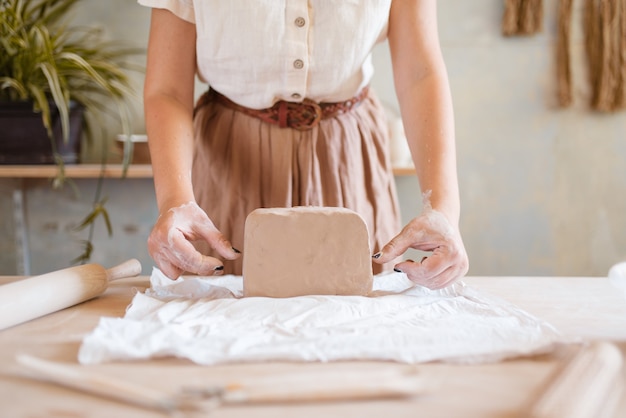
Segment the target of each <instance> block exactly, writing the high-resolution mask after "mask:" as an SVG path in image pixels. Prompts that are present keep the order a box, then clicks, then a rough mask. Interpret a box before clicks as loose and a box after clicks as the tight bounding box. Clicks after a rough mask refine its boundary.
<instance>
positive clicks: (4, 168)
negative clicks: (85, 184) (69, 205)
mask: <svg viewBox="0 0 626 418" xmlns="http://www.w3.org/2000/svg"><path fill="white" fill-rule="evenodd" d="M57 170H58V168H57V167H56V166H55V165H0V178H3V177H4V178H52V177H55V176H56V174H57ZM101 171H102V167H101V166H100V164H74V165H66V166H65V176H66V177H68V178H74V179H79V178H97V177H99V176H100V172H101ZM104 176H105V177H107V178H121V177H122V165H121V164H109V165H107V166H106V167H105V168H104ZM126 177H127V178H151V177H152V166H151V165H150V164H131V165H130V166H129V167H128V171H127V173H126Z"/></svg>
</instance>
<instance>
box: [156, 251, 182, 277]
mask: <svg viewBox="0 0 626 418" xmlns="http://www.w3.org/2000/svg"><path fill="white" fill-rule="evenodd" d="M152 258H153V259H154V262H155V263H156V265H157V267H159V270H161V272H162V273H163V274H165V276H167V277H168V278H169V279H172V280H176V279H178V278H179V277H180V275H181V274H183V270H182V269H180V268H178V267H176V266H175V265H174V264H172V263H170V261H169V260H168V258H167V255H165V254H163V253H161V252H157V253H156V254H154V255H152Z"/></svg>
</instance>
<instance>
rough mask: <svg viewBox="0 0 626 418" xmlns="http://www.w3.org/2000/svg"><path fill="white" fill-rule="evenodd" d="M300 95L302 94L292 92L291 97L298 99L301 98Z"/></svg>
mask: <svg viewBox="0 0 626 418" xmlns="http://www.w3.org/2000/svg"><path fill="white" fill-rule="evenodd" d="M301 97H302V95H301V94H300V93H293V94H292V95H291V98H292V99H299V98H301Z"/></svg>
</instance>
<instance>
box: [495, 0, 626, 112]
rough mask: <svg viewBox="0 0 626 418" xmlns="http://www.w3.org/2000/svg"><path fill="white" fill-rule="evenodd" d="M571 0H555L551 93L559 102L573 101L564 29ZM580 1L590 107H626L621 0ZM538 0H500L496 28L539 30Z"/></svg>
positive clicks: (625, 1) (625, 9) (625, 4)
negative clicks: (554, 70) (553, 89)
mask: <svg viewBox="0 0 626 418" xmlns="http://www.w3.org/2000/svg"><path fill="white" fill-rule="evenodd" d="M573 1H574V0H559V5H558V7H559V11H558V24H557V28H558V29H557V41H556V63H557V74H556V75H557V98H558V103H559V105H560V106H561V107H567V106H569V105H571V104H572V102H573V94H572V70H571V63H570V33H571V26H572V7H573V4H572V3H573ZM579 1H582V2H584V4H583V22H581V23H582V25H583V26H584V28H583V29H584V36H585V56H586V60H587V72H588V75H589V83H590V92H591V94H590V106H591V108H592V109H594V110H597V111H601V112H614V111H616V110H620V109H624V108H625V107H626V0H579ZM542 2H543V1H542V0H505V11H504V16H503V19H502V33H503V34H504V35H505V36H521V35H533V34H535V33H538V32H540V31H541V30H542V20H543V4H542Z"/></svg>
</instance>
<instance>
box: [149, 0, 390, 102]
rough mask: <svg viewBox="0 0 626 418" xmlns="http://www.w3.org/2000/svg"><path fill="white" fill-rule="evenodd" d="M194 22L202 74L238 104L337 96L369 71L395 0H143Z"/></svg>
mask: <svg viewBox="0 0 626 418" xmlns="http://www.w3.org/2000/svg"><path fill="white" fill-rule="evenodd" d="M138 1H139V4H141V5H144V6H150V7H156V8H164V9H167V10H170V11H171V12H172V13H174V14H175V15H176V16H178V17H180V18H181V19H184V20H186V21H188V22H191V23H195V25H196V32H197V39H196V49H197V65H198V76H199V77H200V79H201V80H202V81H204V82H206V83H208V84H209V85H210V86H212V87H213V88H214V89H215V90H217V91H219V92H220V93H222V94H224V95H225V96H227V97H229V98H230V99H231V100H233V101H234V102H236V103H239V104H241V105H244V106H247V107H251V108H257V109H260V108H265V107H270V106H271V105H272V104H274V103H275V102H276V101H278V100H288V101H295V102H297V101H301V100H303V99H304V98H309V99H312V100H315V101H318V102H337V101H343V100H347V99H349V98H351V97H353V96H355V95H356V94H357V93H358V92H359V91H360V90H361V89H362V88H363V87H364V86H366V85H367V84H368V83H369V82H370V79H371V78H372V75H373V72H374V68H373V66H372V62H371V52H372V49H373V47H374V46H375V45H376V44H377V43H378V42H381V41H384V40H385V39H386V37H387V23H388V19H389V8H390V6H391V0H335V1H332V0H138Z"/></svg>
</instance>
